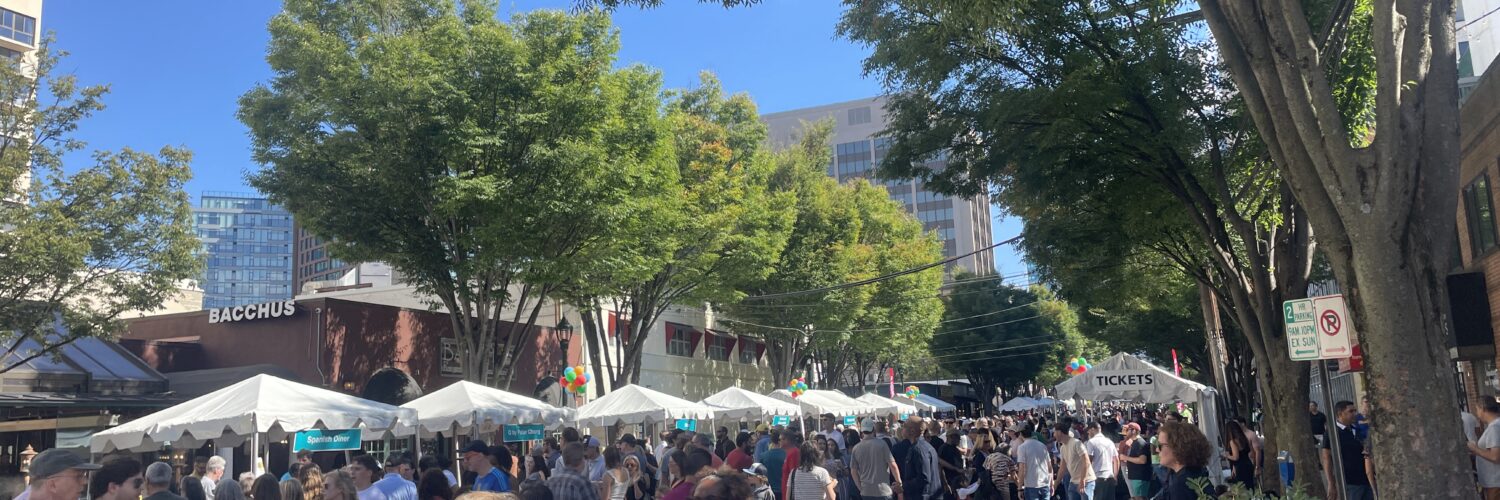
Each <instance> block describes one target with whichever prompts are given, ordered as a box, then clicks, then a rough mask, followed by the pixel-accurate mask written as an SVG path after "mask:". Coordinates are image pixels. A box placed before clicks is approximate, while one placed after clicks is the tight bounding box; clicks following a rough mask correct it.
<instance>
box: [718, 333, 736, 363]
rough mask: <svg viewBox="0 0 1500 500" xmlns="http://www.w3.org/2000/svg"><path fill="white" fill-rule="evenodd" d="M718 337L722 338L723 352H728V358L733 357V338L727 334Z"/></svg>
mask: <svg viewBox="0 0 1500 500" xmlns="http://www.w3.org/2000/svg"><path fill="white" fill-rule="evenodd" d="M719 338H720V339H723V340H724V352H725V353H727V354H729V357H730V359H733V358H734V343H735V338H734V337H730V336H728V335H723V336H720V337H719Z"/></svg>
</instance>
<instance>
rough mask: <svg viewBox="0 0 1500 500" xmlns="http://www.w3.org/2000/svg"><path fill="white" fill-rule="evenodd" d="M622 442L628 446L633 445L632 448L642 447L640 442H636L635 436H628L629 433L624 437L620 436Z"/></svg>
mask: <svg viewBox="0 0 1500 500" xmlns="http://www.w3.org/2000/svg"><path fill="white" fill-rule="evenodd" d="M620 442H621V443H625V444H628V445H631V446H640V444H641V442H640V441H636V440H635V434H628V433H627V434H625V435H624V436H620Z"/></svg>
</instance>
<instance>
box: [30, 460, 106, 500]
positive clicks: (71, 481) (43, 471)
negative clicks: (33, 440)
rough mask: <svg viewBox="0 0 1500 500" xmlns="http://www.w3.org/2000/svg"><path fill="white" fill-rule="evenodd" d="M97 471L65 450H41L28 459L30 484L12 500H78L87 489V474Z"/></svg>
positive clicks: (94, 465) (94, 466)
mask: <svg viewBox="0 0 1500 500" xmlns="http://www.w3.org/2000/svg"><path fill="white" fill-rule="evenodd" d="M99 468H100V466H99V465H98V464H91V463H88V462H85V461H84V460H83V459H82V458H80V457H79V456H78V455H75V454H73V452H71V451H68V450H64V449H60V448H53V449H50V450H46V451H43V452H41V453H38V454H37V455H36V456H35V457H32V458H31V469H29V470H28V471H27V475H28V477H30V478H31V484H29V485H27V487H26V491H23V492H21V494H20V495H17V496H16V500H27V499H30V500H78V497H79V496H81V495H83V492H84V488H85V487H86V486H88V481H87V478H88V473H89V471H95V470H99Z"/></svg>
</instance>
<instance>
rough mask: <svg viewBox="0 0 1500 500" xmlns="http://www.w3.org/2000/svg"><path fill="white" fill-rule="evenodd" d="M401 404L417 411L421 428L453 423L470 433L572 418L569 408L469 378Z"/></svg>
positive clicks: (441, 428)
mask: <svg viewBox="0 0 1500 500" xmlns="http://www.w3.org/2000/svg"><path fill="white" fill-rule="evenodd" d="M401 407H402V408H410V409H412V410H414V411H416V412H417V419H418V420H417V422H419V423H420V424H421V426H422V430H423V431H426V432H434V433H435V432H447V431H450V430H452V429H453V426H454V425H455V424H457V425H458V427H459V428H461V429H468V430H469V431H470V433H471V435H472V434H473V433H478V432H493V431H494V430H495V428H496V427H498V426H501V425H506V424H543V425H545V426H547V427H549V428H550V427H556V426H559V425H562V424H563V423H564V422H567V421H570V420H572V419H573V410H571V409H568V408H558V407H556V406H552V405H550V404H547V403H544V402H542V401H540V400H536V399H532V398H528V397H525V396H520V395H516V394H512V393H509V392H505V391H502V390H500V389H495V388H492V387H485V386H483V385H479V384H476V383H473V382H469V381H459V382H455V383H453V384H451V385H449V386H448V387H444V388H442V389H438V390H437V391H434V392H433V393H431V394H428V395H426V396H422V397H420V398H417V399H415V400H412V401H411V402H409V403H406V404H404V405H401ZM475 426H477V427H478V428H477V429H476V428H474V427H475Z"/></svg>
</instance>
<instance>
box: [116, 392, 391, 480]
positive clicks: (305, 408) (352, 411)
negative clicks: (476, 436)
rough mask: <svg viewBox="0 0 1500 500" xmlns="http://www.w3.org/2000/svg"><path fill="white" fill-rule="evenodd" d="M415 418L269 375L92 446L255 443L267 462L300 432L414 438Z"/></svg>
mask: <svg viewBox="0 0 1500 500" xmlns="http://www.w3.org/2000/svg"><path fill="white" fill-rule="evenodd" d="M416 419H417V413H416V411H413V410H411V409H407V408H401V407H398V406H392V405H388V404H384V403H377V402H375V401H370V400H368V399H362V398H358V397H354V396H350V395H348V394H342V393H338V392H334V391H330V390H327V389H323V388H319V387H313V386H310V385H304V384H299V383H297V382H292V381H290V380H286V379H281V378H277V377H274V376H271V375H264V374H262V375H256V376H254V377H251V378H249V379H246V380H244V381H242V382H240V383H237V384H234V385H231V386H229V387H225V388H223V389H219V390H217V391H214V392H210V393H208V394H204V395H202V396H198V397H196V398H193V399H191V400H188V401H186V402H183V403H182V404H179V405H177V406H173V407H171V408H167V409H165V410H162V411H159V412H156V413H152V414H150V415H146V416H144V417H141V418H138V419H135V420H132V421H130V422H127V423H125V424H124V425H120V426H118V427H114V428H111V429H106V430H103V431H100V432H98V433H96V434H94V436H93V437H92V438H91V439H90V440H89V448H90V450H91V451H93V452H94V453H109V452H113V451H117V450H128V451H133V452H141V453H144V452H150V451H158V450H161V449H162V447H164V446H169V445H170V446H171V447H173V448H177V449H193V448H197V447H199V446H202V445H203V444H204V443H206V442H208V441H209V440H213V441H214V445H215V446H219V447H233V446H239V445H240V444H242V443H245V442H247V441H248V442H249V444H250V449H251V453H250V454H251V456H254V457H257V459H260V458H261V457H264V456H265V454H264V453H263V452H265V451H266V450H263V449H262V447H263V446H266V445H268V444H269V443H270V442H271V441H280V440H282V439H286V438H288V437H290V436H291V435H293V434H295V433H297V432H300V431H306V430H313V429H322V430H331V429H360V430H361V431H362V432H361V438H362V439H363V440H365V441H374V440H380V439H384V438H386V437H391V436H410V435H412V434H413V433H414V432H415V431H416ZM262 463H264V462H262ZM252 467H254V464H252ZM257 472H261V471H257Z"/></svg>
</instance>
